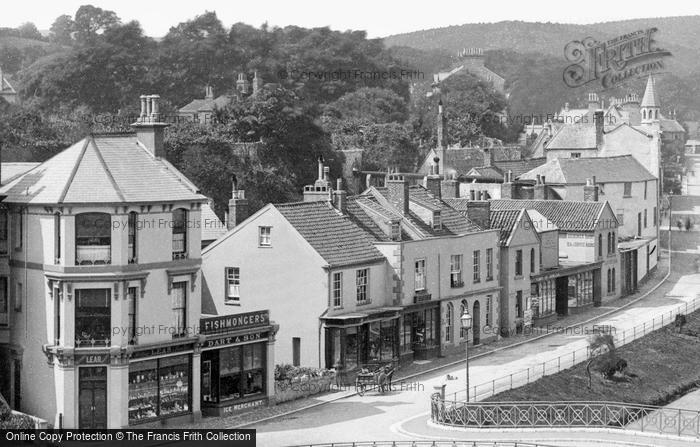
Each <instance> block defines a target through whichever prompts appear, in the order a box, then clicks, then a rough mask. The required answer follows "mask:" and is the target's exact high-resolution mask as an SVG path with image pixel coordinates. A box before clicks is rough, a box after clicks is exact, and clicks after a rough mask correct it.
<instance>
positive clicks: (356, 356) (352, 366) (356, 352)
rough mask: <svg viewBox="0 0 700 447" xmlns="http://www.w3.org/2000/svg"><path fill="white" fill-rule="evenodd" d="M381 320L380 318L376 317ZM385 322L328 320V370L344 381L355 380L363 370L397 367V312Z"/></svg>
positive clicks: (386, 318)
mask: <svg viewBox="0 0 700 447" xmlns="http://www.w3.org/2000/svg"><path fill="white" fill-rule="evenodd" d="M372 316H373V317H375V318H377V317H378V315H376V314H375V315H372ZM379 317H381V319H376V320H373V321H366V320H367V319H366V318H357V319H348V318H328V319H327V320H326V368H328V369H335V370H336V371H337V372H338V375H339V377H340V378H341V380H351V379H352V377H354V374H356V373H357V372H358V371H359V370H360V369H362V368H370V369H373V368H377V367H378V366H380V365H383V364H387V363H392V364H396V363H397V362H398V359H399V315H398V312H397V311H395V310H391V311H390V312H386V313H385V314H384V315H379Z"/></svg>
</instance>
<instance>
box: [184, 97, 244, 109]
mask: <svg viewBox="0 0 700 447" xmlns="http://www.w3.org/2000/svg"><path fill="white" fill-rule="evenodd" d="M231 100H232V97H231V96H229V95H221V96H219V97H217V98H215V99H193V100H192V101H191V102H190V103H189V104H187V105H186V106H184V107H182V108H180V109H179V110H178V112H180V113H196V112H199V111H200V110H215V109H223V108H224V107H226V106H227V105H229V104H230V103H231Z"/></svg>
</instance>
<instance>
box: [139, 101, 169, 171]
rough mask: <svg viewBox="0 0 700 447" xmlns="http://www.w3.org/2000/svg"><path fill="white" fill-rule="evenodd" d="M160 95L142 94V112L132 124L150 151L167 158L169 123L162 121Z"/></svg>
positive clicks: (141, 141) (154, 154)
mask: <svg viewBox="0 0 700 447" xmlns="http://www.w3.org/2000/svg"><path fill="white" fill-rule="evenodd" d="M159 101H160V96H158V95H141V113H140V114H139V118H138V120H137V121H136V122H135V123H134V124H132V125H131V127H133V128H134V129H135V130H136V138H137V139H138V141H139V142H140V143H141V144H143V145H144V146H145V147H146V149H147V150H148V152H150V153H151V155H153V156H154V157H156V158H165V145H164V143H163V141H164V137H165V128H166V127H168V124H166V123H163V122H161V121H160V108H159V104H158V103H159Z"/></svg>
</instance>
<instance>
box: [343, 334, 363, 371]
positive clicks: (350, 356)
mask: <svg viewBox="0 0 700 447" xmlns="http://www.w3.org/2000/svg"><path fill="white" fill-rule="evenodd" d="M359 346H360V337H359V333H358V330H357V326H353V327H349V328H347V329H345V369H346V370H347V371H353V370H355V369H357V367H358V366H359V362H358V361H359V358H358V353H359Z"/></svg>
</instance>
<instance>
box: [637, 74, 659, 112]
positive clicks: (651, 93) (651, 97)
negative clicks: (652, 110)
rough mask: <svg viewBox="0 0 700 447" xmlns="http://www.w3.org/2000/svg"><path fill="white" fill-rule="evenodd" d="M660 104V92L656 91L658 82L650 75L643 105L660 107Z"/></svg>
mask: <svg viewBox="0 0 700 447" xmlns="http://www.w3.org/2000/svg"><path fill="white" fill-rule="evenodd" d="M660 105H661V102H660V101H659V94H658V93H657V91H656V82H655V81H654V77H653V76H651V75H649V78H648V79H647V86H646V88H645V89H644V97H643V98H642V104H641V107H660Z"/></svg>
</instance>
